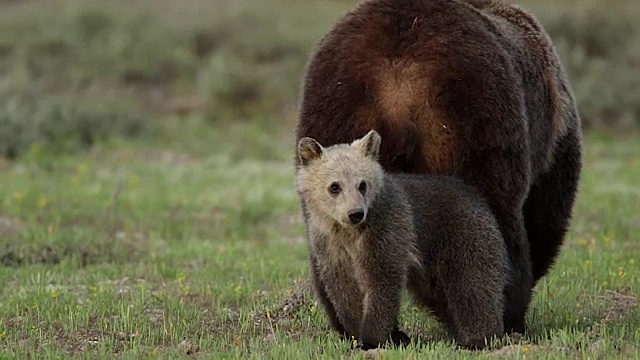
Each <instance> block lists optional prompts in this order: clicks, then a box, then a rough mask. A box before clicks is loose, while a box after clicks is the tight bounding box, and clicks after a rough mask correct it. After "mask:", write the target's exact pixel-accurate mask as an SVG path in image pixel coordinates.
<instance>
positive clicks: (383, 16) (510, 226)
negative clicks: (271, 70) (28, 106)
mask: <svg viewBox="0 0 640 360" xmlns="http://www.w3.org/2000/svg"><path fill="white" fill-rule="evenodd" d="M370 129H375V130H376V131H377V132H378V133H380V135H381V136H382V137H383V138H384V139H386V141H385V142H384V143H383V144H382V147H381V149H380V162H381V164H382V166H383V168H384V169H385V170H387V171H389V172H408V173H428V174H444V175H453V176H457V177H459V178H461V179H463V180H464V181H465V182H467V183H469V184H471V185H474V186H475V187H477V188H478V189H479V190H480V191H481V193H482V194H483V195H484V196H485V197H486V198H487V201H488V203H489V205H490V207H491V209H492V210H493V211H494V213H495V216H496V219H497V221H498V224H499V225H500V229H501V231H502V233H503V236H504V239H505V242H506V246H507V250H508V253H509V261H510V266H511V274H510V279H509V283H508V285H507V287H506V289H505V297H506V298H505V299H506V301H505V304H506V306H505V314H504V315H505V316H504V328H505V331H507V332H510V331H517V332H523V331H524V330H525V315H526V312H527V308H528V305H529V302H530V299H531V292H532V288H533V286H535V283H536V282H537V280H538V279H540V278H541V277H542V276H544V275H545V273H546V272H547V270H548V269H549V267H550V266H551V265H552V264H553V262H554V259H555V257H556V255H557V253H558V251H559V247H560V246H561V244H562V242H563V238H564V235H565V232H566V230H567V227H568V224H569V220H570V217H571V212H572V207H573V204H574V200H575V196H576V190H577V185H578V181H579V177H580V171H581V167H582V155H581V152H582V130H581V124H580V119H579V117H578V114H577V110H576V106H575V102H574V97H573V94H572V90H571V86H570V84H569V82H568V80H567V77H566V75H565V72H564V70H563V67H562V65H561V64H560V61H559V59H558V57H557V55H556V53H555V50H554V48H553V45H552V43H551V40H550V39H549V37H548V35H547V34H546V32H545V31H544V29H543V28H542V26H541V25H540V24H539V23H538V21H537V20H536V19H535V18H534V17H533V16H532V15H530V14H529V13H527V12H525V11H524V10H522V9H520V8H518V7H516V6H513V5H507V4H503V3H501V2H498V1H492V0H369V1H364V2H362V3H361V4H359V5H358V6H357V7H356V8H355V9H354V10H353V11H351V12H349V13H347V14H346V15H345V16H344V17H342V18H341V19H340V20H339V21H338V22H337V23H336V24H334V26H333V27H332V28H331V29H330V31H329V32H328V33H327V34H326V35H325V36H324V37H323V38H322V39H321V40H320V42H319V43H318V44H317V47H316V49H315V50H314V53H313V54H312V56H311V58H310V60H309V63H308V64H307V67H306V72H305V76H304V82H303V85H302V87H301V102H300V109H299V118H298V124H297V128H296V142H297V141H299V140H300V139H301V138H302V137H312V138H314V139H316V140H317V141H318V142H320V143H322V144H323V145H325V146H329V145H333V144H337V143H345V142H351V141H353V140H354V139H356V138H359V137H362V136H364V135H365V134H366V133H367V132H368V131H369V130H370ZM298 162H299V160H298V159H297V157H296V165H299V163H298ZM301 202H302V209H303V214H304V217H305V220H308V214H307V211H306V209H305V204H304V201H301ZM315 261H316V259H313V255H312V256H311V257H310V263H311V264H313V263H314V262H315ZM314 281H317V280H314ZM316 285H317V284H316ZM317 294H318V296H319V297H320V300H321V301H322V297H323V296H324V294H322V292H321V291H319V292H317ZM329 313H330V316H331V312H329Z"/></svg>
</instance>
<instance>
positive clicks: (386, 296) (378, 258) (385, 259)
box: [356, 243, 410, 350]
mask: <svg viewBox="0 0 640 360" xmlns="http://www.w3.org/2000/svg"><path fill="white" fill-rule="evenodd" d="M363 245H364V247H363V249H362V255H364V256H362V258H361V261H359V263H358V266H357V267H356V277H358V281H359V282H360V283H361V286H362V289H363V292H364V308H363V316H362V322H361V323H360V331H359V336H358V337H359V340H360V341H361V342H362V349H363V350H369V349H373V348H377V347H381V346H384V345H385V344H386V343H387V341H388V340H391V341H392V342H393V343H394V344H395V345H406V344H408V343H409V341H410V338H409V337H408V336H407V335H406V334H405V333H404V332H402V331H401V330H399V328H398V317H399V314H400V304H401V300H402V290H403V288H404V286H405V283H406V278H407V258H408V254H405V255H404V256H403V253H404V251H398V250H399V249H394V250H395V251H393V250H392V251H384V248H380V247H377V248H376V244H374V245H370V246H367V244H366V243H365V244H363ZM378 245H379V244H378Z"/></svg>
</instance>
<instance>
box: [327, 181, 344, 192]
mask: <svg viewBox="0 0 640 360" xmlns="http://www.w3.org/2000/svg"><path fill="white" fill-rule="evenodd" d="M340 190H341V189H340V184H338V183H337V182H332V183H331V185H329V192H330V193H332V194H338V193H340Z"/></svg>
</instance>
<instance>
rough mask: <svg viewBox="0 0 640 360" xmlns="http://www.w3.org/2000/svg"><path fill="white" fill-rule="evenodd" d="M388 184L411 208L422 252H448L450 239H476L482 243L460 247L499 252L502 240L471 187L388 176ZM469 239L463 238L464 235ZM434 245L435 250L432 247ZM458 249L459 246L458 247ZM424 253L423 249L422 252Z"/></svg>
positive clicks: (428, 178) (440, 178)
mask: <svg viewBox="0 0 640 360" xmlns="http://www.w3.org/2000/svg"><path fill="white" fill-rule="evenodd" d="M387 176H388V177H389V178H390V179H391V181H393V182H394V183H395V184H396V185H397V186H399V187H400V188H402V190H403V191H404V192H405V194H406V199H407V200H408V202H409V204H410V205H411V211H412V214H413V221H414V227H415V230H416V233H417V235H418V238H419V241H418V242H419V243H420V244H421V245H422V247H424V245H425V244H429V246H428V247H424V248H425V249H430V251H431V250H434V249H437V248H438V246H437V245H439V244H437V243H434V242H438V241H441V242H444V243H443V244H440V245H443V246H442V248H450V247H451V246H450V245H451V244H448V243H447V242H448V241H449V239H452V238H462V239H464V238H467V237H474V238H477V234H480V233H482V234H484V235H486V236H481V238H482V239H483V240H482V243H480V244H470V245H464V246H472V247H476V246H477V247H485V248H486V247H491V248H499V247H501V246H503V245H502V241H503V240H502V236H501V234H500V230H499V228H498V224H497V222H496V219H495V217H494V215H493V213H492V211H491V209H490V208H489V205H488V204H487V203H486V201H485V199H484V198H483V196H482V195H481V194H480V193H479V192H478V190H476V188H474V187H473V186H471V185H468V184H466V183H464V182H463V181H462V180H460V179H458V178H455V177H450V176H437V175H418V174H391V175H387ZM467 233H468V234H469V236H464V234H467ZM459 235H463V236H459ZM434 245H436V246H434ZM459 245H460V246H462V245H463V244H459ZM423 250H424V249H423Z"/></svg>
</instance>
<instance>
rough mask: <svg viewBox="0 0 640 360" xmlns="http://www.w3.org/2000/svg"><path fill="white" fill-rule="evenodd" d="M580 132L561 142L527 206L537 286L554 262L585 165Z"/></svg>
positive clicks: (526, 215) (539, 177)
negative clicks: (583, 165) (551, 163)
mask: <svg viewBox="0 0 640 360" xmlns="http://www.w3.org/2000/svg"><path fill="white" fill-rule="evenodd" d="M579 131H580V130H576V129H571V130H570V131H569V133H568V134H567V135H565V136H564V137H563V138H561V139H560V140H559V141H558V145H557V147H556V149H555V152H554V159H555V161H554V162H553V165H552V166H551V168H550V169H549V171H548V172H546V173H543V174H540V175H539V176H538V178H537V179H536V181H535V182H534V184H533V186H532V187H531V190H530V191H529V195H528V197H527V200H526V202H525V205H524V218H525V227H526V230H527V238H528V240H529V244H530V252H531V262H532V267H533V280H534V285H535V283H536V282H537V281H538V280H539V279H540V278H542V277H543V276H544V275H545V274H546V273H547V272H548V270H549V268H550V267H551V266H552V265H553V263H554V262H555V259H556V257H557V255H558V252H559V250H560V247H561V245H562V243H563V241H564V236H565V234H566V232H567V229H568V227H569V222H570V219H571V214H572V209H573V205H574V203H575V198H576V193H577V188H578V182H579V180H580V172H581V168H582V145H581V139H580V133H579Z"/></svg>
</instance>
